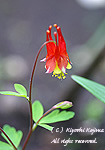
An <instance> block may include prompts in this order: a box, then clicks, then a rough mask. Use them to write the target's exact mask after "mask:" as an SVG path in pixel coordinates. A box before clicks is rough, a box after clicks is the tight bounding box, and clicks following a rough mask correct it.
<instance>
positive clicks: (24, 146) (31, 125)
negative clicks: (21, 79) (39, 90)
mask: <svg viewBox="0 0 105 150" xmlns="http://www.w3.org/2000/svg"><path fill="white" fill-rule="evenodd" d="M50 42H54V43H55V41H47V42H45V43H44V44H43V45H42V46H41V47H40V49H39V51H38V53H37V56H36V58H35V62H34V66H33V68H32V72H31V78H30V85H29V107H30V129H29V132H28V135H27V137H26V140H25V142H24V145H23V148H22V150H25V148H26V145H27V143H28V141H29V139H30V136H31V134H32V127H33V119H32V100H31V95H32V83H33V78H34V73H35V69H36V64H37V60H38V57H39V54H40V52H41V50H42V48H43V47H44V46H45V45H46V44H47V43H50Z"/></svg>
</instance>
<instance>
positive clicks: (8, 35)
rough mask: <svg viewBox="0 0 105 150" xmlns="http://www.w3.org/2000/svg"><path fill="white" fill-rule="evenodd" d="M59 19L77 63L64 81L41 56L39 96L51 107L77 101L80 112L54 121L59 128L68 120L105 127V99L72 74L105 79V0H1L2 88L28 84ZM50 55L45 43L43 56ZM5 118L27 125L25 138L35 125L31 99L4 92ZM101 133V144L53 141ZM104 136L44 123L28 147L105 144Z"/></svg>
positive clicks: (44, 149) (79, 149)
mask: <svg viewBox="0 0 105 150" xmlns="http://www.w3.org/2000/svg"><path fill="white" fill-rule="evenodd" d="M84 1H85V0H84ZM80 2H81V3H80ZM98 2H99V1H98ZM102 2H103V3H102ZM82 4H83V5H82ZM54 23H57V24H58V25H59V26H60V27H61V28H62V31H63V35H64V37H65V40H66V43H67V51H68V53H69V56H70V59H71V61H72V63H73V68H72V70H70V71H69V70H68V75H67V78H66V79H65V80H63V81H60V80H58V79H56V78H52V77H51V74H45V68H44V65H45V64H44V63H40V61H39V62H38V65H37V70H36V73H35V80H34V85H33V96H32V97H33V101H34V100H36V99H38V100H40V101H41V103H42V104H43V106H44V108H45V110H48V109H49V108H51V106H53V105H55V104H56V103H58V102H60V101H62V100H69V101H72V102H73V105H74V106H73V107H72V108H71V110H72V111H74V112H75V113H76V114H75V117H74V118H73V119H72V120H69V121H67V122H61V123H56V124H54V127H55V129H56V128H60V127H62V126H63V127H64V129H66V128H67V127H69V128H73V129H75V128H79V127H90V128H94V127H95V128H105V121H104V115H105V105H104V104H103V103H102V102H100V101H99V100H98V99H96V98H95V97H94V96H92V95H91V94H90V93H89V92H87V91H86V90H85V89H83V88H82V87H80V86H79V85H77V84H76V83H75V82H74V81H72V79H71V77H70V76H71V75H72V74H76V75H81V76H84V77H87V78H89V79H92V80H94V81H96V82H98V83H101V84H103V85H105V2H104V1H102V0H101V1H100V3H98V4H97V3H96V2H95V3H92V2H90V3H88V1H87V3H86V1H85V3H83V0H53V1H50V0H38V1H36V0H0V90H12V91H14V88H13V84H14V83H21V84H23V85H24V86H25V87H26V88H27V90H28V85H29V79H30V72H31V69H32V65H33V61H34V58H35V56H36V53H37V51H38V49H39V48H40V46H41V45H42V44H43V43H44V42H45V33H46V30H47V29H48V26H49V25H50V24H51V25H53V24H54ZM53 31H54V30H53ZM45 55H46V51H45V50H44V49H43V52H42V53H41V55H40V58H39V60H40V59H42V58H44V57H45ZM4 124H10V125H11V126H14V127H15V128H16V129H17V130H19V129H20V130H22V131H23V133H24V136H23V140H22V142H23V141H24V139H25V137H26V134H27V132H28V127H29V109H28V103H27V101H26V100H24V99H23V98H17V97H11V96H2V95H1V96H0V126H1V127H2V126H3V125H4ZM95 137H96V138H97V142H98V143H97V144H68V145H67V146H66V147H64V146H63V144H50V142H51V141H52V140H53V139H54V138H61V139H68V138H71V139H94V138H95ZM1 139H2V138H1ZM104 142H105V133H95V134H94V135H93V136H90V135H87V134H85V135H83V134H79V133H77V134H76V133H74V134H73V135H72V136H70V135H69V133H66V132H63V133H62V134H60V133H56V132H55V130H54V133H53V134H52V133H50V132H49V131H47V130H45V129H42V128H41V127H38V128H37V129H36V132H35V133H33V135H32V138H31V140H30V141H29V144H28V146H27V148H26V150H28V149H30V150H36V149H37V150H53V149H55V150H58V149H60V150H84V149H85V150H93V149H95V150H103V149H105V144H104ZM21 145H22V143H21Z"/></svg>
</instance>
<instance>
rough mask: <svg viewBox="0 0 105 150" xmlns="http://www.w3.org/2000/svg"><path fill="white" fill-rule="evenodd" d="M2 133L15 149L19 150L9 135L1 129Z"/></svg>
mask: <svg viewBox="0 0 105 150" xmlns="http://www.w3.org/2000/svg"><path fill="white" fill-rule="evenodd" d="M0 131H1V132H2V133H3V134H4V135H5V136H6V138H7V139H8V140H9V142H10V143H11V145H12V146H13V147H14V149H15V150H17V148H16V147H15V145H14V144H13V142H12V141H11V139H10V138H9V137H8V135H7V134H6V133H5V131H4V130H3V129H2V128H1V127H0Z"/></svg>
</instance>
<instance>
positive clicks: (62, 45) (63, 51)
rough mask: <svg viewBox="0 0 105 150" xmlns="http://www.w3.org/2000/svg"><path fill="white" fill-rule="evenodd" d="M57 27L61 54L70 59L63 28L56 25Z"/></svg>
mask: <svg viewBox="0 0 105 150" xmlns="http://www.w3.org/2000/svg"><path fill="white" fill-rule="evenodd" d="M56 28H57V32H58V46H59V50H60V54H61V55H65V56H66V57H67V58H68V59H69V56H68V54H67V51H66V43H65V40H64V38H63V35H62V32H61V28H60V27H56Z"/></svg>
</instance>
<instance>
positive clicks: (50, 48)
mask: <svg viewBox="0 0 105 150" xmlns="http://www.w3.org/2000/svg"><path fill="white" fill-rule="evenodd" d="M49 40H53V39H52V37H51V32H50V31H49V30H47V31H46V41H49ZM46 48H47V55H48V56H51V55H53V54H54V52H55V43H53V42H50V43H47V44H46Z"/></svg>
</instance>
